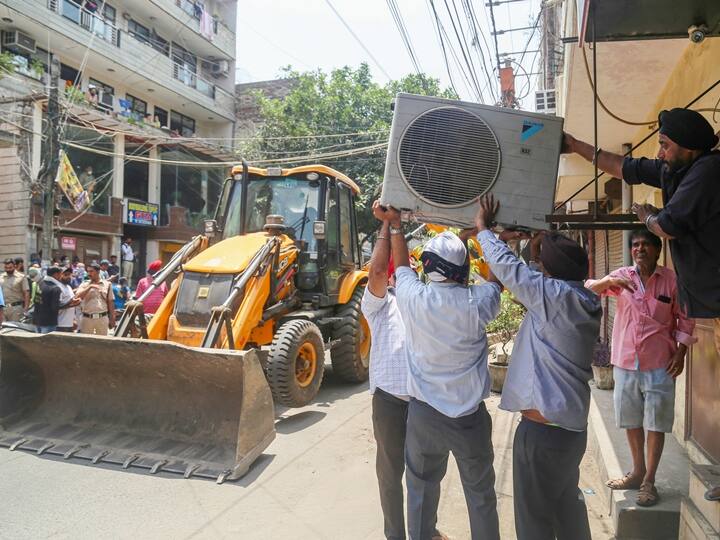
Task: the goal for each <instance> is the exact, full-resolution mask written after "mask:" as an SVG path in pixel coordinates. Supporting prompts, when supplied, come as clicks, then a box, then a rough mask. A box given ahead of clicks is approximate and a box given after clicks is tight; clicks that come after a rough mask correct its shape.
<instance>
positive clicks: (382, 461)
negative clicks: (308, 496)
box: [372, 388, 434, 540]
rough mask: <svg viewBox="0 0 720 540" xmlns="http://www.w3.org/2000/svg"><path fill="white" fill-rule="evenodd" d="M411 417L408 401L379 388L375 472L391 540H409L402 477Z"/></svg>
mask: <svg viewBox="0 0 720 540" xmlns="http://www.w3.org/2000/svg"><path fill="white" fill-rule="evenodd" d="M407 414H408V402H407V401H403V400H402V399H398V398H396V397H395V396H393V395H392V394H389V393H387V392H385V391H383V390H381V389H380V388H377V389H375V393H374V394H373V398H372V421H373V432H374V434H375V443H376V444H377V454H376V455H375V472H376V473H377V479H378V487H379V488H380V506H381V507H382V511H383V518H384V521H385V527H384V532H385V538H387V539H388V540H405V503H404V500H403V499H404V496H403V495H404V493H403V484H402V477H403V474H404V473H405V425H406V423H407ZM433 525H434V522H433Z"/></svg>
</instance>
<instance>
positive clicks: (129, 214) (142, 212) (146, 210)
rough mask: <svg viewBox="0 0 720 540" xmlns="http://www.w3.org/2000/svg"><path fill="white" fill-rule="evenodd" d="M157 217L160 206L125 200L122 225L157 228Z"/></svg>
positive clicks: (158, 219)
mask: <svg viewBox="0 0 720 540" xmlns="http://www.w3.org/2000/svg"><path fill="white" fill-rule="evenodd" d="M159 215H160V205H158V204H155V203H149V202H144V201H134V200H132V199H125V212H124V218H125V219H123V223H127V224H128V225H142V226H145V227H157V225H158V223H159V221H160V218H159Z"/></svg>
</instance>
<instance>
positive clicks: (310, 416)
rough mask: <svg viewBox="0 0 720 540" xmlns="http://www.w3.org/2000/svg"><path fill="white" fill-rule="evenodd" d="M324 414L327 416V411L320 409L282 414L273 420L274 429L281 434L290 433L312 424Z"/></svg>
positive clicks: (323, 416)
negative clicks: (275, 420)
mask: <svg viewBox="0 0 720 540" xmlns="http://www.w3.org/2000/svg"><path fill="white" fill-rule="evenodd" d="M290 411H292V409H290ZM325 416H327V413H324V412H320V411H302V412H299V413H297V414H290V415H287V416H282V417H280V418H279V419H278V420H277V422H275V431H277V432H278V433H281V434H282V435H290V434H291V433H295V432H296V431H300V430H302V429H305V428H307V427H310V426H312V425H313V424H315V423H317V422H319V421H320V420H322V419H323V418H325Z"/></svg>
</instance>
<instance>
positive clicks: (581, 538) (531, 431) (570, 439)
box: [513, 418, 591, 540]
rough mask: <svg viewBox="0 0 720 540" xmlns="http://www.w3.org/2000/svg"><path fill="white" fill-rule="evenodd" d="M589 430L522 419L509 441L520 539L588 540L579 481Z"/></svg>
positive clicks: (516, 526)
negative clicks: (574, 429)
mask: <svg viewBox="0 0 720 540" xmlns="http://www.w3.org/2000/svg"><path fill="white" fill-rule="evenodd" d="M586 446H587V431H583V432H575V431H568V430H566V429H562V428H559V427H553V426H547V425H544V424H538V423H537V422H533V421H531V420H527V419H525V418H523V419H522V421H521V422H520V425H519V426H518V428H517V430H516V431H515V441H514V442H513V501H514V505H515V532H516V533H517V538H518V540H554V539H555V538H557V540H590V538H591V536H590V525H589V523H588V516H587V508H586V507H585V499H584V498H583V495H582V492H581V491H580V489H579V488H578V483H579V481H580V462H581V461H582V458H583V455H584V454H585V447H586Z"/></svg>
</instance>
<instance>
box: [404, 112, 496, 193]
mask: <svg viewBox="0 0 720 540" xmlns="http://www.w3.org/2000/svg"><path fill="white" fill-rule="evenodd" d="M398 161H399V164H400V172H401V173H402V176H403V178H404V180H405V182H407V184H408V186H409V187H410V188H411V189H412V190H413V191H415V193H416V194H417V195H419V196H420V197H421V198H423V199H424V200H426V201H427V202H429V203H431V204H435V205H440V206H446V207H458V206H465V205H467V204H468V203H471V202H472V201H474V200H475V199H477V198H478V197H479V196H481V195H483V194H484V193H486V192H487V191H488V190H489V189H490V188H491V187H492V185H493V183H494V182H495V180H496V179H497V176H498V173H499V171H500V148H499V145H498V142H497V138H496V137H495V134H494V133H493V132H492V130H491V129H490V127H489V126H488V125H487V123H485V121H483V120H482V119H481V118H479V117H478V116H476V115H474V114H472V113H470V112H468V111H466V110H464V109H461V108H459V107H443V108H439V109H433V110H431V111H428V112H426V113H423V114H422V115H420V116H418V117H417V118H416V119H415V120H413V121H412V123H411V124H410V125H409V126H408V128H407V129H406V131H405V133H404V134H403V136H402V139H401V140H400V145H399V149H398Z"/></svg>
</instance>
